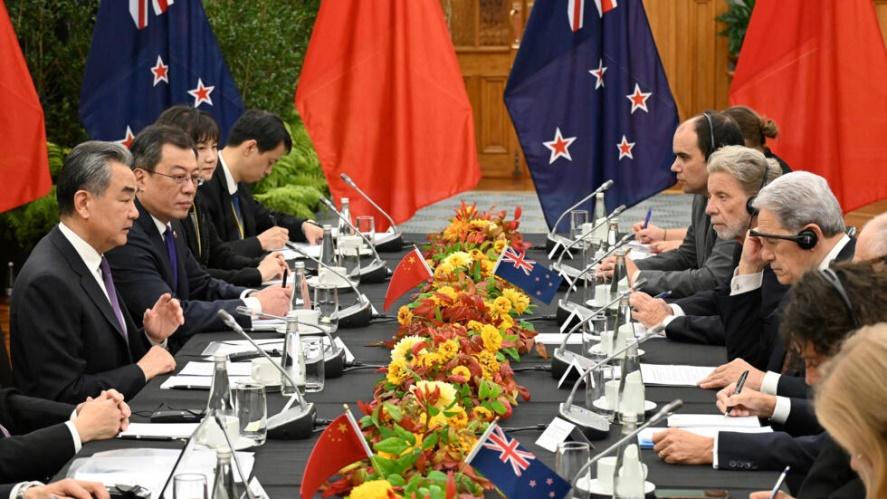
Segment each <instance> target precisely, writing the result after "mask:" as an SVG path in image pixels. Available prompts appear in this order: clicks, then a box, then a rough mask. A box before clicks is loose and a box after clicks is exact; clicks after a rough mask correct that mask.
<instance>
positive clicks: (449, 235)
mask: <svg viewBox="0 0 887 499" xmlns="http://www.w3.org/2000/svg"><path fill="white" fill-rule="evenodd" d="M467 227H468V225H467V224H465V223H464V222H461V221H458V220H453V222H452V223H450V225H448V226H447V228H445V229H444V231H443V237H444V239H447V240H449V241H458V240H459V236H461V235H462V232H464V231H465V229H466V228H467Z"/></svg>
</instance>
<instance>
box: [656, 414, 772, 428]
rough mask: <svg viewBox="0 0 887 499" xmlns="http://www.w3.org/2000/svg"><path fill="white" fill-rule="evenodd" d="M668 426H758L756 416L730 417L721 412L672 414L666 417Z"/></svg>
mask: <svg viewBox="0 0 887 499" xmlns="http://www.w3.org/2000/svg"><path fill="white" fill-rule="evenodd" d="M668 426H670V427H672V428H691V427H699V426H707V427H710V428H722V429H725V428H727V429H732V428H760V427H761V422H760V420H758V417H757V416H743V417H731V416H724V415H723V414H672V415H671V416H669V417H668Z"/></svg>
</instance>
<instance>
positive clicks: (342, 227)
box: [338, 197, 354, 237]
mask: <svg viewBox="0 0 887 499" xmlns="http://www.w3.org/2000/svg"><path fill="white" fill-rule="evenodd" d="M339 199H341V200H342V202H341V209H340V210H339V213H340V214H341V215H342V217H341V218H339V225H338V229H339V230H338V233H339V237H341V236H345V235H351V234H353V233H354V231H353V230H351V225H352V222H353V221H352V220H351V203H350V202H349V201H348V198H346V197H342V198H339ZM346 220H347V222H346Z"/></svg>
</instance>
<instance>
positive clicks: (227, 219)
mask: <svg viewBox="0 0 887 499" xmlns="http://www.w3.org/2000/svg"><path fill="white" fill-rule="evenodd" d="M237 195H238V196H239V197H240V211H241V213H242V216H243V235H241V233H240V228H239V225H238V223H237V219H236V218H235V215H234V202H233V201H232V199H231V197H232V196H231V194H229V193H228V183H227V181H226V180H225V172H224V171H223V170H222V165H221V164H220V165H219V167H218V168H216V171H215V173H213V176H212V178H211V179H210V180H209V181H208V182H207V183H205V184H203V186H201V187H200V196H201V197H202V198H203V203H204V206H205V207H206V212H207V216H208V218H209V219H210V220H211V221H212V223H213V224H214V225H215V227H216V231H217V232H218V234H219V237H220V238H222V240H223V241H228V242H231V244H232V246H233V247H234V249H235V251H237V252H238V253H240V254H242V255H246V256H253V257H257V256H261V255H262V253H263V250H262V245H261V243H259V240H258V238H257V237H256V236H257V235H259V234H261V233H262V232H264V231H266V230H268V229H270V228H271V227H274V226H280V227H285V228H287V229H288V230H289V237H290V240H292V241H299V242H304V241H305V240H306V239H305V234H304V233H303V232H302V223H303V222H304V221H305V220H304V219H301V218H298V217H294V216H292V215H288V214H285V213H280V212H277V211H271V210H269V209H268V208H265V207H264V206H262V204H260V203H259V202H258V201H256V200H255V198H253V194H252V191H251V190H250V187H249V185H247V184H245V183H243V182H239V183H238V184H237Z"/></svg>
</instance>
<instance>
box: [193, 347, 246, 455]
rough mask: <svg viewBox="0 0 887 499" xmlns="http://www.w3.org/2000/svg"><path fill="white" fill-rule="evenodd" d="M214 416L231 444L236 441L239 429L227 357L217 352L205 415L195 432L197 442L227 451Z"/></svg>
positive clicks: (224, 440) (223, 437)
mask: <svg viewBox="0 0 887 499" xmlns="http://www.w3.org/2000/svg"><path fill="white" fill-rule="evenodd" d="M216 416H218V417H219V420H221V422H222V424H223V425H224V426H225V431H226V432H227V433H228V438H229V439H230V440H232V442H233V441H234V440H237V438H238V436H239V434H240V427H239V426H238V422H237V413H236V412H234V399H233V398H232V397H231V385H230V382H229V381H228V356H227V355H225V354H223V353H219V352H217V353H216V354H215V355H213V379H212V384H211V385H210V389H209V398H208V399H207V402H206V415H205V416H204V418H203V421H202V422H201V423H200V428H199V429H198V431H197V441H198V442H199V443H201V444H203V445H205V446H207V447H210V448H214V449H227V448H228V442H227V440H226V439H225V435H223V434H222V430H221V429H220V428H219V424H218V422H217V421H216V418H215V417H216Z"/></svg>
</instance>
